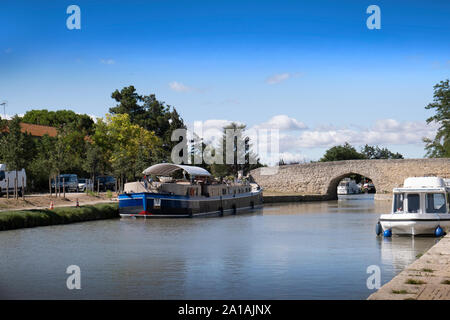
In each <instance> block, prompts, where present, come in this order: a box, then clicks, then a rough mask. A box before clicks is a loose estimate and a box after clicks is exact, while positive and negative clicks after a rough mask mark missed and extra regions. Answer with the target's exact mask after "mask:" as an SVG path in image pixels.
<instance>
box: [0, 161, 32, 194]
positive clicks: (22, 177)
mask: <svg viewBox="0 0 450 320" xmlns="http://www.w3.org/2000/svg"><path fill="white" fill-rule="evenodd" d="M8 178H9V179H8ZM15 179H16V171H7V169H6V165H4V164H0V197H1V196H2V195H3V194H6V192H7V190H9V193H10V194H13V193H14V181H15ZM17 180H18V181H17V190H18V192H19V196H22V192H23V190H24V189H25V188H26V187H27V174H26V172H25V169H22V170H20V171H18V172H17ZM8 181H9V186H8Z"/></svg>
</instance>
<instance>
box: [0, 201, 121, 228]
mask: <svg viewBox="0 0 450 320" xmlns="http://www.w3.org/2000/svg"><path fill="white" fill-rule="evenodd" d="M119 217H120V216H119V208H118V204H116V203H114V204H97V205H92V206H82V207H60V208H55V209H54V210H48V209H41V210H38V209H35V210H20V211H4V212H0V230H11V229H19V228H32V227H38V226H49V225H56V224H68V223H74V222H82V221H92V220H101V219H113V218H119Z"/></svg>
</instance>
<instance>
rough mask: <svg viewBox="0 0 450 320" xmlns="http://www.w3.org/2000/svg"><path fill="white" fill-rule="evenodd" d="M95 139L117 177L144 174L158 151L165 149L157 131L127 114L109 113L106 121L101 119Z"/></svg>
mask: <svg viewBox="0 0 450 320" xmlns="http://www.w3.org/2000/svg"><path fill="white" fill-rule="evenodd" d="M92 140H93V143H94V145H95V146H97V147H98V148H99V150H101V154H102V156H103V157H104V160H105V161H107V162H108V163H109V164H110V166H111V170H112V171H113V172H114V173H115V174H116V176H119V177H121V178H129V179H134V178H135V177H136V176H141V172H142V170H143V169H145V167H146V166H147V165H148V164H150V163H151V161H152V157H153V155H155V154H157V152H155V151H156V150H158V149H160V148H161V139H160V138H159V137H157V136H156V135H155V133H154V132H153V131H148V130H146V129H144V128H142V127H140V126H139V125H136V124H133V123H131V121H130V116H129V115H128V114H126V113H125V114H117V115H106V121H103V120H99V121H98V122H97V129H96V131H95V134H94V135H93V136H92ZM144 159H147V160H146V161H147V163H144V162H145V161H144Z"/></svg>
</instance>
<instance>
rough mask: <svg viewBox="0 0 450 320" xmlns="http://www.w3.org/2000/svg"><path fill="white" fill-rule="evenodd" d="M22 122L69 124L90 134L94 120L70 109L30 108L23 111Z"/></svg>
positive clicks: (44, 124)
mask: <svg viewBox="0 0 450 320" xmlns="http://www.w3.org/2000/svg"><path fill="white" fill-rule="evenodd" d="M22 122H25V123H31V124H39V125H43V126H50V127H55V128H62V127H66V126H71V127H72V128H73V129H76V130H78V131H84V132H85V133H86V134H91V133H93V130H94V120H92V118H91V117H90V116H88V115H86V114H77V113H75V112H73V111H72V110H57V111H48V110H46V109H43V110H30V111H28V112H27V113H25V115H24V116H23V118H22Z"/></svg>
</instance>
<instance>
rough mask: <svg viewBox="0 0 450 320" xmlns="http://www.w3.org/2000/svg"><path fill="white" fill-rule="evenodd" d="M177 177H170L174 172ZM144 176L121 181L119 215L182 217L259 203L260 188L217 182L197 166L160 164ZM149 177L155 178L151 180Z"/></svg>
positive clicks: (221, 212) (234, 210)
mask: <svg viewBox="0 0 450 320" xmlns="http://www.w3.org/2000/svg"><path fill="white" fill-rule="evenodd" d="M180 173H182V178H181V179H175V178H174V177H173V176H174V175H176V174H178V175H179V176H180ZM143 174H144V179H143V180H142V181H139V182H132V183H127V184H125V187H124V193H123V194H120V195H119V213H120V215H121V217H145V218H147V217H155V218H156V217H159V218H182V217H195V216H202V215H224V214H236V213H237V211H238V210H241V209H252V208H256V207H260V206H261V205H262V201H263V200H262V189H261V188H260V187H259V186H258V185H257V184H256V183H250V182H249V181H246V180H245V181H233V182H230V183H219V182H217V181H215V180H214V179H213V178H212V176H211V174H210V173H209V172H208V171H207V170H205V169H203V168H200V167H195V166H187V165H178V164H172V163H160V164H156V165H153V166H151V167H149V168H147V169H146V170H144V171H143ZM152 177H156V180H158V181H154V180H153V178H152Z"/></svg>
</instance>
